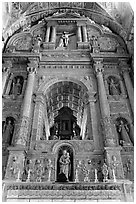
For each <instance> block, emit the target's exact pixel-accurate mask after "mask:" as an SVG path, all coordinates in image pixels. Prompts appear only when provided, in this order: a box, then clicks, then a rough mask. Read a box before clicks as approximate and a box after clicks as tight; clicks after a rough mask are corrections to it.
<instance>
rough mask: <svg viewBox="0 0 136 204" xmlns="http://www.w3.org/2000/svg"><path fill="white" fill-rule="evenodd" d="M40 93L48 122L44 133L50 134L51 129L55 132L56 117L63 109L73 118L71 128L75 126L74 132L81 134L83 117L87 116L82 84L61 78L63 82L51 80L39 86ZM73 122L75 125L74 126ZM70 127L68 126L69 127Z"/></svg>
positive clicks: (86, 95)
mask: <svg viewBox="0 0 136 204" xmlns="http://www.w3.org/2000/svg"><path fill="white" fill-rule="evenodd" d="M53 82H56V83H53ZM41 92H42V95H44V98H45V105H44V109H46V112H47V114H46V115H47V117H46V123H47V122H48V125H46V126H48V130H47V131H46V132H50V129H51V128H52V131H54V132H55V121H57V120H58V118H57V117H59V115H61V113H60V112H61V110H62V109H65V111H66V112H67V113H68V112H69V113H70V115H71V117H73V120H72V123H71V125H72V126H73V127H74V126H75V125H76V128H75V129H76V130H75V131H76V132H79V131H80V130H81V131H80V132H82V127H84V126H85V123H86V121H84V120H85V119H83V118H85V116H84V115H85V114H87V111H85V110H86V102H87V101H88V97H89V96H88V89H87V87H86V86H85V85H84V84H83V83H82V82H80V81H78V80H76V81H75V80H69V78H65V79H64V78H63V80H62V79H59V80H57V81H56V80H53V81H51V82H49V83H43V84H41V86H40V88H39V90H38V93H41ZM38 93H37V94H38ZM71 113H72V114H71ZM59 121H60V120H59ZM74 122H75V123H76V124H74ZM83 123H84V124H83ZM57 125H58V124H57ZM71 125H70V124H69V126H71ZM59 128H60V127H59ZM45 129H46V127H45ZM53 129H54V130H53ZM73 134H74V133H72V135H73ZM76 136H77V135H76V134H75V137H74V138H76ZM80 136H81V135H80V133H79V134H78V137H79V138H80ZM56 139H57V138H56Z"/></svg>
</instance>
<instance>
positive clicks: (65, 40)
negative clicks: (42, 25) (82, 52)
mask: <svg viewBox="0 0 136 204" xmlns="http://www.w3.org/2000/svg"><path fill="white" fill-rule="evenodd" d="M73 35H75V34H74V33H67V32H63V33H62V34H61V37H60V41H59V47H67V46H68V43H69V37H70V36H73Z"/></svg>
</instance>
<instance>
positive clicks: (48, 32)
mask: <svg viewBox="0 0 136 204" xmlns="http://www.w3.org/2000/svg"><path fill="white" fill-rule="evenodd" d="M49 37H50V26H48V27H47V30H46V37H45V42H49Z"/></svg>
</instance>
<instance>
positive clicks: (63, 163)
mask: <svg viewBox="0 0 136 204" xmlns="http://www.w3.org/2000/svg"><path fill="white" fill-rule="evenodd" d="M59 164H60V174H62V173H63V174H64V175H65V176H66V181H69V175H70V171H71V168H70V155H69V152H67V150H64V151H63V155H62V156H61V157H60V160H59Z"/></svg>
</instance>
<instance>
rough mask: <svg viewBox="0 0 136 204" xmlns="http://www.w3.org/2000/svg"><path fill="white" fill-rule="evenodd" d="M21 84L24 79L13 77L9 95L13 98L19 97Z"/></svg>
mask: <svg viewBox="0 0 136 204" xmlns="http://www.w3.org/2000/svg"><path fill="white" fill-rule="evenodd" d="M23 83H24V78H23V77H22V76H16V77H14V78H13V80H12V83H11V88H10V91H9V95H14V96H18V95H21V93H22V88H23Z"/></svg>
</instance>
